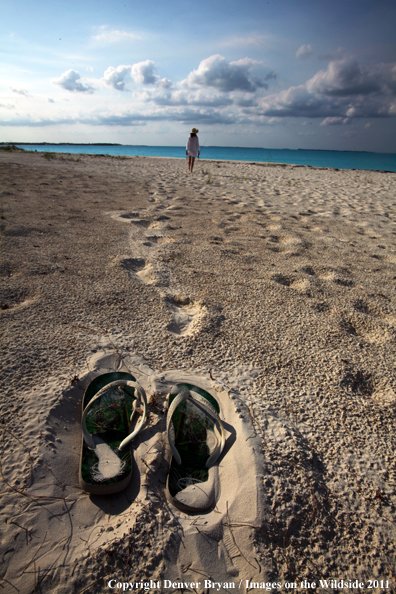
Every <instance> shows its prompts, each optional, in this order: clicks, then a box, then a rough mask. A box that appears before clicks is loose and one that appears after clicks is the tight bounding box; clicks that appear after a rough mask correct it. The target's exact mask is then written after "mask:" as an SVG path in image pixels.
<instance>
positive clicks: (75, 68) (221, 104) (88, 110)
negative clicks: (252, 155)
mask: <svg viewBox="0 0 396 594" xmlns="http://www.w3.org/2000/svg"><path fill="white" fill-rule="evenodd" d="M0 14H1V18H0V141H2V142H9V141H12V142H59V143H61V142H71V143H96V142H97V143H103V142H104V143H106V142H108V143H120V144H145V145H152V146H158V145H161V146H183V145H184V144H185V143H186V139H187V137H188V134H189V132H190V130H191V128H192V127H196V128H198V129H199V138H200V143H201V146H202V145H205V146H240V147H263V148H289V149H296V148H307V149H316V150H318V149H322V150H326V149H327V150H364V151H373V152H393V153H396V35H395V31H396V2H395V1H394V0H331V1H330V0H243V1H242V0H238V1H237V0H197V1H192V0H170V1H168V2H164V1H163V0H150V1H145V0H106V1H104V0H79V1H77V0H67V1H65V0H62V1H60V0H45V1H44V0H0Z"/></svg>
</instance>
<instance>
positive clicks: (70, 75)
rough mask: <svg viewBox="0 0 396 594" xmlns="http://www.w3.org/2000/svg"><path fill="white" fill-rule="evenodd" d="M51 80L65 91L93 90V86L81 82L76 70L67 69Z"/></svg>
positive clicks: (91, 91)
mask: <svg viewBox="0 0 396 594" xmlns="http://www.w3.org/2000/svg"><path fill="white" fill-rule="evenodd" d="M52 82H53V83H54V84H55V85H58V86H59V87H62V88H63V89H66V91H73V92H77V93H93V91H94V89H93V87H91V86H89V85H84V84H83V83H82V82H81V77H80V75H79V73H78V72H77V71H76V70H67V72H64V73H63V74H62V76H61V77H60V78H56V79H53V81H52Z"/></svg>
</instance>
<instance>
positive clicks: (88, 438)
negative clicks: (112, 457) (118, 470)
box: [81, 380, 147, 450]
mask: <svg viewBox="0 0 396 594" xmlns="http://www.w3.org/2000/svg"><path fill="white" fill-rule="evenodd" d="M118 386H128V387H130V388H135V390H136V392H135V394H136V400H135V401H134V402H133V412H132V414H131V417H130V419H129V420H130V422H132V419H133V417H134V415H135V412H136V408H137V407H138V406H139V405H140V404H143V414H142V416H141V418H140V420H139V422H138V423H137V425H136V427H135V429H134V431H133V432H132V433H130V434H129V435H128V437H126V438H125V439H124V440H123V441H122V442H121V443H120V445H119V446H118V449H119V450H123V449H124V448H125V447H126V446H127V445H128V444H129V443H131V441H132V440H133V439H134V438H135V437H136V435H137V434H138V433H139V431H140V430H141V429H142V427H143V425H144V423H145V421H146V418H147V398H146V393H145V391H144V390H143V388H142V386H141V385H140V384H138V383H137V382H133V381H131V380H117V381H116V382H112V383H111V384H107V386H105V387H104V388H102V389H101V390H100V391H99V392H98V393H97V394H95V396H94V397H93V398H92V399H91V400H90V401H89V402H88V404H87V406H86V407H85V408H84V411H83V415H82V419H81V428H82V433H83V437H84V440H85V443H86V444H87V446H88V447H89V448H91V449H92V450H94V449H95V442H94V440H93V437H92V435H91V434H90V433H89V431H88V429H87V423H86V417H87V413H88V410H89V409H90V407H91V405H92V404H93V403H94V402H95V401H96V400H99V398H101V397H102V396H103V394H105V393H106V392H107V391H108V390H110V389H111V388H117V387H118Z"/></svg>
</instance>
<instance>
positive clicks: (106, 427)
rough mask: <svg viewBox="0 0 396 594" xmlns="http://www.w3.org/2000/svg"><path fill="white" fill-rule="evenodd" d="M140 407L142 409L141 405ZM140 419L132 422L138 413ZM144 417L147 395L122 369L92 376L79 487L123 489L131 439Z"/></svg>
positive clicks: (86, 397) (127, 479)
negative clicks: (93, 377) (95, 376)
mask: <svg viewBox="0 0 396 594" xmlns="http://www.w3.org/2000/svg"><path fill="white" fill-rule="evenodd" d="M140 406H142V407H143V410H142V411H141V410H138V409H140ZM138 414H140V415H141V417H140V419H139V420H138V421H137V422H136V425H135V426H134V423H135V420H136V417H137V415H138ZM146 417H147V399H146V394H145V392H144V390H143V388H142V387H141V386H140V385H139V384H138V383H137V382H136V380H135V378H134V377H133V376H132V375H131V374H129V373H125V372H114V373H105V374H103V375H100V376H98V377H97V378H95V379H94V380H93V381H92V382H91V383H90V384H89V386H88V388H87V389H86V391H85V394H84V398H83V414H82V421H81V427H82V433H83V442H82V447H81V463H80V479H79V482H80V487H81V488H82V489H83V490H84V491H87V492H88V493H91V494H94V495H107V494H110V493H117V492H119V491H121V490H122V489H125V487H127V485H128V484H129V483H130V481H131V478H132V454H131V450H130V447H128V446H129V445H130V443H131V442H132V440H133V439H134V438H135V437H136V435H137V434H138V433H139V432H140V431H141V429H142V428H143V425H144V423H145V420H146Z"/></svg>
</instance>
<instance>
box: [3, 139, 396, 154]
mask: <svg viewBox="0 0 396 594" xmlns="http://www.w3.org/2000/svg"><path fill="white" fill-rule="evenodd" d="M22 144H23V145H25V146H134V147H156V146H160V147H167V146H168V145H165V144H164V145H156V144H152V145H151V144H121V143H119V142H13V141H10V142H0V146H8V145H14V146H17V145H22ZM169 146H171V147H172V148H180V147H181V148H183V147H184V145H180V147H179V145H169ZM205 148H235V149H259V150H264V151H278V150H282V151H312V152H331V153H367V154H369V153H375V154H378V155H393V154H395V153H382V152H378V151H358V150H356V151H352V150H343V149H310V148H301V147H299V148H297V149H291V148H282V149H275V148H268V147H260V146H230V147H223V146H220V145H216V144H213V145H212V144H210V145H207V146H206V147H205Z"/></svg>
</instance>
